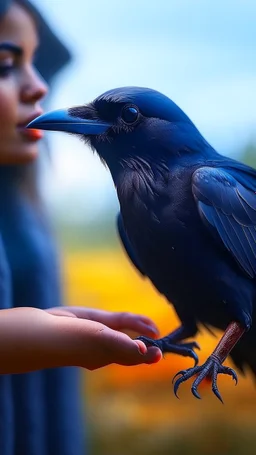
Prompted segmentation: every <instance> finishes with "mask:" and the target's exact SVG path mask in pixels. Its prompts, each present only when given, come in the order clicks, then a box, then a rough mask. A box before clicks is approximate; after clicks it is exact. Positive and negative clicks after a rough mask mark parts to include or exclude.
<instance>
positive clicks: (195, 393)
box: [191, 386, 201, 400]
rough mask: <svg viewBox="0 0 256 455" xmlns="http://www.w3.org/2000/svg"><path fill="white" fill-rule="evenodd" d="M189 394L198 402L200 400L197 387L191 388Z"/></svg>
mask: <svg viewBox="0 0 256 455" xmlns="http://www.w3.org/2000/svg"><path fill="white" fill-rule="evenodd" d="M191 392H192V393H193V395H194V397H196V398H198V400H201V397H200V395H199V393H198V391H197V387H193V386H192V387H191Z"/></svg>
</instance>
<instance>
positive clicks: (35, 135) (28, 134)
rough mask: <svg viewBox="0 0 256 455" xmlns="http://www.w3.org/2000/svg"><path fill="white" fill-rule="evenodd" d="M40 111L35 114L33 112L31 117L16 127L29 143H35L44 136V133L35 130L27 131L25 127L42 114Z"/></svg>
mask: <svg viewBox="0 0 256 455" xmlns="http://www.w3.org/2000/svg"><path fill="white" fill-rule="evenodd" d="M42 112H43V111H42V110H40V111H37V112H34V113H33V114H32V115H30V116H29V117H27V119H26V120H25V121H24V122H22V123H19V124H18V125H17V129H18V131H19V133H20V134H21V135H22V136H23V137H24V138H25V139H27V140H29V141H32V142H36V141H38V140H40V139H42V137H43V136H44V131H42V130H36V129H27V128H26V126H27V125H28V123H30V122H31V121H32V120H34V119H35V118H36V117H38V116H39V115H41V114H42Z"/></svg>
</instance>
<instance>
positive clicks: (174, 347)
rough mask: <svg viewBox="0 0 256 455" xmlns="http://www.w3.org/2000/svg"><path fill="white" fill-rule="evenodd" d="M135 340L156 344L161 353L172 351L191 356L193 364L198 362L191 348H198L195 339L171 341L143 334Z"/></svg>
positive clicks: (146, 343) (151, 344)
mask: <svg viewBox="0 0 256 455" xmlns="http://www.w3.org/2000/svg"><path fill="white" fill-rule="evenodd" d="M136 340H140V341H143V343H144V344H145V345H146V346H156V347H157V348H159V349H160V350H161V351H162V353H163V354H165V353H167V352H172V353H174V354H179V355H182V356H184V357H191V358H192V359H194V361H195V366H196V365H197V364H198V356H197V354H196V353H195V352H194V351H193V349H200V346H199V345H198V344H197V343H196V342H195V341H192V342H190V343H172V342H171V340H170V339H169V340H168V338H167V337H165V338H159V339H158V340H153V338H149V337H145V336H139V337H137V338H136Z"/></svg>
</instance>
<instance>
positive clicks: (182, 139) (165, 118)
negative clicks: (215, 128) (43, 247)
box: [28, 87, 206, 174]
mask: <svg viewBox="0 0 256 455" xmlns="http://www.w3.org/2000/svg"><path fill="white" fill-rule="evenodd" d="M28 128H36V129H45V130H53V131H65V132H68V133H73V134H76V135H79V136H80V137H81V138H82V139H83V140H85V141H86V142H87V143H89V145H90V146H91V147H92V148H93V149H95V150H96V151H97V153H98V154H99V156H100V158H101V159H102V160H103V161H104V162H106V163H107V165H108V167H109V168H110V171H111V172H112V174H116V172H118V169H120V168H123V167H124V166H125V164H128V165H129V163H131V162H136V159H138V160H144V161H145V162H150V163H154V162H159V161H169V160H170V159H171V158H172V157H175V158H177V157H179V156H181V154H182V153H187V152H188V151H189V152H192V151H195V152H196V151H197V150H198V149H200V147H202V146H203V145H202V144H205V143H206V142H205V141H204V139H203V138H202V136H201V135H200V133H199V131H198V130H197V129H196V127H195V126H194V124H193V123H192V122H191V120H190V119H189V118H188V117H187V115H186V114H185V113H184V112H183V111H182V110H181V109H180V108H179V107H178V106H177V105H176V104H175V103H174V102H173V101H171V100H170V99H169V98H168V97H167V96H165V95H163V94H161V93H159V92H157V91H155V90H151V89H149V88H141V87H123V88H117V89H113V90H109V91H107V92H105V93H103V94H102V95H100V96H99V97H98V98H96V99H95V100H94V101H93V102H92V103H90V104H87V105H82V106H76V107H72V108H70V109H67V110H57V111H53V112H50V113H47V114H44V115H41V116H40V117H38V118H36V119H35V120H33V121H32V122H31V123H30V124H29V125H28Z"/></svg>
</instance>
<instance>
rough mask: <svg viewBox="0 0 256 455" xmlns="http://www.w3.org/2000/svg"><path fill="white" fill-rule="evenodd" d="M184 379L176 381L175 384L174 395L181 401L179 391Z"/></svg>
mask: <svg viewBox="0 0 256 455" xmlns="http://www.w3.org/2000/svg"><path fill="white" fill-rule="evenodd" d="M182 379H183V378H180V379H177V381H176V382H175V384H174V388H173V391H174V395H175V396H176V398H178V399H180V397H179V396H178V389H179V386H180V384H181V383H182V382H183V381H182Z"/></svg>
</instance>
